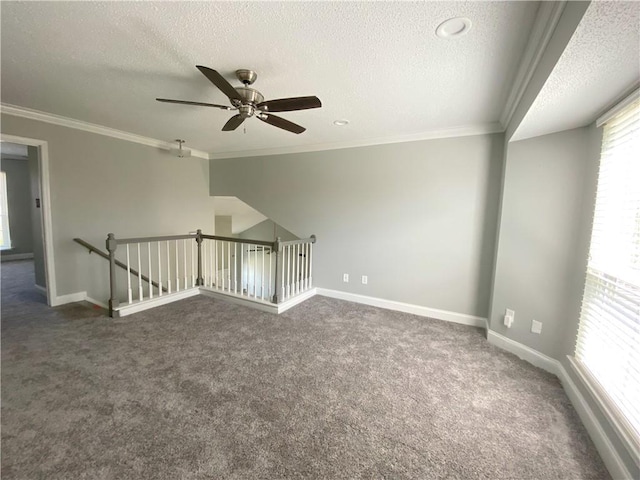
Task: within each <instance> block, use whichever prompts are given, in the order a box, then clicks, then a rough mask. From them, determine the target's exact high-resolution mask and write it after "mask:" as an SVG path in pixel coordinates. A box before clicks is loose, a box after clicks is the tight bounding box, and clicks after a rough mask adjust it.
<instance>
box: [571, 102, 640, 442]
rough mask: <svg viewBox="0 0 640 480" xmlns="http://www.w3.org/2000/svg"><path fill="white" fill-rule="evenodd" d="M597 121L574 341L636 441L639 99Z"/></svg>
mask: <svg viewBox="0 0 640 480" xmlns="http://www.w3.org/2000/svg"><path fill="white" fill-rule="evenodd" d="M633 98H635V100H633V101H631V103H629V104H628V105H627V106H626V107H624V108H622V109H620V110H619V111H618V112H617V113H616V114H615V115H614V116H613V117H611V118H610V119H609V120H607V121H606V123H605V124H604V132H603V139H602V152H601V157H600V170H599V174H598V191H597V195H596V207H595V213H594V219H593V230H592V234H591V246H590V250H589V261H588V265H587V278H586V284H585V288H584V296H583V300H582V311H581V314H580V327H579V329H578V339H577V344H576V353H575V356H576V360H577V364H578V367H579V368H582V369H584V370H586V374H587V375H586V376H587V377H588V378H589V379H591V381H592V382H593V384H594V385H595V387H594V390H596V391H597V392H598V394H599V395H597V396H599V397H600V398H601V401H602V403H604V404H605V406H604V408H605V410H606V409H608V410H609V411H610V415H612V416H613V417H615V419H614V423H615V424H616V425H618V426H619V428H620V429H621V430H622V432H621V433H623V438H626V439H627V441H628V442H629V443H630V444H631V445H633V448H634V449H637V448H638V445H640V440H639V439H640V98H638V96H637V95H636V96H635V97H633Z"/></svg>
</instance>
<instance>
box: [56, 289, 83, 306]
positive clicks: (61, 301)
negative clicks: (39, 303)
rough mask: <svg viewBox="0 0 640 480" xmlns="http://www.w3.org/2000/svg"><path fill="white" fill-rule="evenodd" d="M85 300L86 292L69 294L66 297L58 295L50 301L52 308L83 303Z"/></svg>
mask: <svg viewBox="0 0 640 480" xmlns="http://www.w3.org/2000/svg"><path fill="white" fill-rule="evenodd" d="M86 299H87V292H76V293H69V294H67V295H59V296H57V297H55V298H53V299H52V300H51V306H52V307H58V306H60V305H65V304H67V303H74V302H84V301H85V300H86Z"/></svg>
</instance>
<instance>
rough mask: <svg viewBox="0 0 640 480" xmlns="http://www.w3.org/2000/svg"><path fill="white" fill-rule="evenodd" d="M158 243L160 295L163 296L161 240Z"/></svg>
mask: <svg viewBox="0 0 640 480" xmlns="http://www.w3.org/2000/svg"><path fill="white" fill-rule="evenodd" d="M156 243H157V244H158V296H159V297H161V296H162V260H161V255H160V250H161V249H160V242H156Z"/></svg>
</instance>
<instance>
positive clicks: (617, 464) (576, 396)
mask: <svg viewBox="0 0 640 480" xmlns="http://www.w3.org/2000/svg"><path fill="white" fill-rule="evenodd" d="M556 361H557V360H556ZM558 378H559V379H560V382H562V386H563V387H564V391H565V392H566V393H567V397H569V400H571V403H572V405H573V408H575V409H576V412H578V416H579V417H580V420H582V423H583V425H584V426H585V428H586V429H587V432H589V436H590V437H591V440H593V443H594V445H595V446H596V449H597V450H598V453H599V454H600V456H601V457H602V461H603V462H604V464H605V465H606V467H607V470H609V473H610V474H611V476H612V477H613V478H614V479H615V480H622V479H624V480H627V479H628V480H632V479H634V478H640V477H634V476H632V475H631V472H629V470H628V469H627V467H626V466H625V464H624V462H623V461H622V459H621V458H620V455H619V454H618V452H617V451H616V448H615V447H614V446H613V444H612V443H611V440H609V437H608V436H607V434H606V433H605V431H604V429H603V428H602V425H601V424H600V422H599V421H598V418H597V417H596V415H595V414H594V413H593V410H592V409H591V407H590V406H589V404H588V403H587V401H586V399H585V398H584V396H583V395H582V393H581V392H580V390H579V389H578V387H577V386H576V384H575V383H574V382H573V380H572V379H571V377H570V376H569V373H568V372H567V371H566V370H565V368H564V366H563V365H562V364H561V363H560V362H558Z"/></svg>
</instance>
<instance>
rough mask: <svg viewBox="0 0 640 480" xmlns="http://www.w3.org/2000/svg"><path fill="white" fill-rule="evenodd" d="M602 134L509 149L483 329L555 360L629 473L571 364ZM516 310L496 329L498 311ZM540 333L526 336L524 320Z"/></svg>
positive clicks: (571, 133) (627, 459) (577, 133)
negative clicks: (533, 322) (488, 309)
mask: <svg viewBox="0 0 640 480" xmlns="http://www.w3.org/2000/svg"><path fill="white" fill-rule="evenodd" d="M601 138H602V130H601V129H598V128H595V126H591V127H585V128H578V129H574V130H568V131H564V132H560V133H554V134H551V135H544V136H541V137H536V138H532V139H528V140H522V141H519V142H512V143H509V144H508V147H507V152H506V163H505V175H504V190H503V198H502V210H501V218H500V234H499V239H498V249H497V253H496V272H495V282H494V289H493V295H492V305H491V317H490V328H491V330H493V331H495V332H498V333H500V334H501V335H504V336H506V337H508V338H510V339H512V340H515V341H517V342H520V343H522V344H524V345H526V346H528V347H531V348H533V349H535V350H537V351H539V352H541V353H544V354H545V355H548V356H550V357H552V358H555V359H557V360H559V361H560V362H561V363H562V364H563V366H564V368H565V370H566V371H567V373H568V374H569V375H570V376H571V377H572V378H573V381H574V383H575V384H576V385H577V386H578V388H580V390H581V391H582V394H583V396H584V397H585V399H586V400H587V402H588V403H589V405H590V407H591V409H592V410H593V411H594V413H595V415H596V416H597V417H598V418H599V420H600V423H601V425H602V426H603V428H604V430H605V432H606V434H607V436H608V437H609V439H610V440H611V442H612V443H613V445H614V446H615V448H616V451H617V452H618V453H619V455H620V456H621V458H622V460H623V462H624V463H625V464H626V466H627V468H628V469H629V471H631V472H637V467H636V466H635V465H634V463H633V460H632V459H631V456H630V455H629V453H628V452H627V450H626V449H625V448H624V446H623V443H622V442H621V441H620V439H619V438H618V436H617V435H616V433H615V431H614V429H613V428H611V425H610V424H609V423H608V421H607V420H606V417H605V416H604V414H603V413H602V411H601V409H600V407H599V406H598V403H597V402H596V401H595V399H594V398H593V397H592V396H591V394H590V393H589V392H588V391H587V390H586V389H585V388H584V385H583V384H582V382H581V381H580V379H579V378H578V377H577V376H576V375H575V373H574V371H573V368H572V367H571V366H570V364H569V361H568V359H567V355H571V356H573V355H574V349H575V339H576V336H577V332H578V321H579V317H580V306H581V302H582V293H583V289H584V281H585V272H586V265H587V256H588V251H589V240H590V237H591V222H592V218H593V209H594V204H595V195H596V187H597V171H598V164H599V159H600V148H601ZM505 308H511V309H513V310H515V312H516V318H515V322H514V324H513V326H512V327H511V328H510V329H509V328H506V327H505V326H504V324H503V315H504V309H505ZM534 318H535V319H536V320H538V321H541V322H543V327H542V334H540V335H537V334H533V333H531V332H530V328H531V320H532V319H534Z"/></svg>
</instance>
